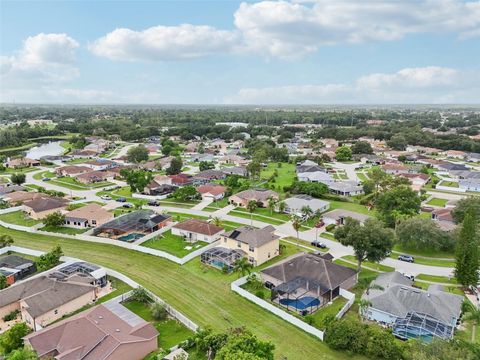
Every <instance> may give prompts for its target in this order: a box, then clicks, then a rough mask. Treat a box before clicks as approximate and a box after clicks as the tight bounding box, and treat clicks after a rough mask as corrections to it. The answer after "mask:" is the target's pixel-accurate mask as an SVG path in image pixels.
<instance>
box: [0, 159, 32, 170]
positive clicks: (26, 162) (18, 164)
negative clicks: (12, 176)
mask: <svg viewBox="0 0 480 360" xmlns="http://www.w3.org/2000/svg"><path fill="white" fill-rule="evenodd" d="M5 166H6V167H7V168H11V169H20V168H27V167H32V166H40V161H38V160H35V159H29V158H17V159H11V160H8V161H7V162H6V163H5Z"/></svg>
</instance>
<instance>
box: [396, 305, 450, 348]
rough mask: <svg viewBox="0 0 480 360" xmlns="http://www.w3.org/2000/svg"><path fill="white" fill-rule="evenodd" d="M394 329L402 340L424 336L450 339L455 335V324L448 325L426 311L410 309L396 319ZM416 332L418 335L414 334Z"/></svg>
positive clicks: (422, 337)
mask: <svg viewBox="0 0 480 360" xmlns="http://www.w3.org/2000/svg"><path fill="white" fill-rule="evenodd" d="M392 329H393V335H395V336H396V337H398V338H400V339H402V340H407V339H416V338H420V339H424V337H430V338H431V339H433V338H434V337H439V338H441V339H443V340H450V339H451V338H452V337H453V333H454V330H455V326H453V325H447V324H445V323H444V322H442V321H440V320H438V319H436V318H434V317H432V316H430V315H428V314H425V313H420V312H416V311H409V312H408V313H407V315H406V316H405V317H403V318H397V319H396V320H395V323H394V324H393V326H392ZM415 333H416V335H414V334H415ZM410 334H411V335H410ZM431 339H430V340H431ZM427 341H428V340H427Z"/></svg>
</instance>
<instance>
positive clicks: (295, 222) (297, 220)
mask: <svg viewBox="0 0 480 360" xmlns="http://www.w3.org/2000/svg"><path fill="white" fill-rule="evenodd" d="M301 226H302V221H301V220H300V218H299V217H298V216H296V215H293V216H292V227H293V229H294V230H295V231H296V232H297V249H298V245H299V243H300V238H299V236H298V230H300V227H301Z"/></svg>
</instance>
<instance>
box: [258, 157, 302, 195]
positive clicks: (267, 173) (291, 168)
mask: <svg viewBox="0 0 480 360" xmlns="http://www.w3.org/2000/svg"><path fill="white" fill-rule="evenodd" d="M281 164H282V166H281V167H278V163H269V164H268V165H267V167H266V168H264V169H263V170H262V172H261V173H260V177H261V178H262V179H265V180H267V179H268V178H270V177H271V176H272V175H273V173H274V172H275V170H277V173H278V176H277V177H276V178H275V182H274V185H275V188H276V190H277V191H280V192H282V193H283V187H284V186H288V185H291V184H292V182H293V180H294V179H295V178H296V176H297V173H296V171H295V164H289V163H281Z"/></svg>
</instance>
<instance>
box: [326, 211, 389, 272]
mask: <svg viewBox="0 0 480 360" xmlns="http://www.w3.org/2000/svg"><path fill="white" fill-rule="evenodd" d="M334 236H335V239H336V240H338V241H339V242H340V243H341V244H342V245H345V246H351V247H353V251H354V253H355V258H356V259H357V269H358V271H360V270H361V268H362V262H363V261H365V260H368V261H370V262H378V261H381V260H383V259H385V258H386V257H387V253H388V252H389V251H391V250H392V247H393V241H394V233H393V231H392V230H391V229H388V228H385V227H384V225H383V224H382V223H381V222H380V221H378V220H377V219H367V220H365V222H364V224H363V226H362V225H361V224H360V222H359V221H358V220H355V219H352V218H349V217H347V218H346V220H345V225H343V226H340V227H338V228H337V229H336V230H335V234H334Z"/></svg>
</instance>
